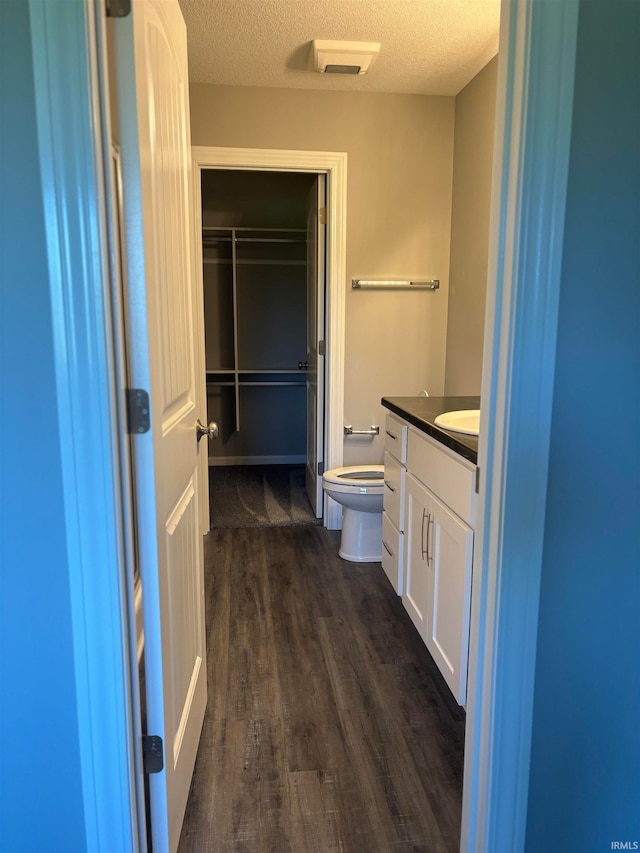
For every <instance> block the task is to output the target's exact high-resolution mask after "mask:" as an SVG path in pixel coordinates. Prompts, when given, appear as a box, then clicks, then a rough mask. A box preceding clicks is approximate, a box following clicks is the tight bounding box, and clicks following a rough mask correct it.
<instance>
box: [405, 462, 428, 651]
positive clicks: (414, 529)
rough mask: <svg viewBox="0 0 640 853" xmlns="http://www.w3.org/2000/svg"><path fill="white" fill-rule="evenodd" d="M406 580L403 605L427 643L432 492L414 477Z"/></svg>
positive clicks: (408, 494) (408, 485)
mask: <svg viewBox="0 0 640 853" xmlns="http://www.w3.org/2000/svg"><path fill="white" fill-rule="evenodd" d="M404 500H405V528H404V530H405V535H404V539H405V549H406V550H405V577H404V591H403V593H402V603H403V604H404V607H405V610H406V611H407V613H408V614H409V616H410V617H411V621H412V622H413V624H414V625H415V626H416V628H417V629H418V633H419V634H420V636H421V637H422V639H423V640H424V638H425V636H426V632H427V623H428V618H429V606H430V601H429V593H430V583H429V567H428V565H427V546H428V544H429V543H428V540H427V536H428V534H429V533H430V530H429V521H430V517H431V516H430V511H431V500H432V495H431V492H429V491H427V489H425V487H424V486H423V485H422V484H421V483H419V482H418V481H417V480H416V479H415V478H414V477H412V476H411V474H407V476H406V480H405V498H404Z"/></svg>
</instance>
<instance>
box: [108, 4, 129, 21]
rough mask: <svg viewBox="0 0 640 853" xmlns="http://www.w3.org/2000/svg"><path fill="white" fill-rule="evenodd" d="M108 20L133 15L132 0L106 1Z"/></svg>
mask: <svg viewBox="0 0 640 853" xmlns="http://www.w3.org/2000/svg"><path fill="white" fill-rule="evenodd" d="M105 7H106V13H107V18H126V17H127V15H130V14H131V0H105Z"/></svg>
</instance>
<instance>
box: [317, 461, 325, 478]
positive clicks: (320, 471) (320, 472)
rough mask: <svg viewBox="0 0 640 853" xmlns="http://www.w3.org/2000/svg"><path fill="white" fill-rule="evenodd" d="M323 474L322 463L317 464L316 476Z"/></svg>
mask: <svg viewBox="0 0 640 853" xmlns="http://www.w3.org/2000/svg"><path fill="white" fill-rule="evenodd" d="M321 474H324V462H318V476H320V475H321Z"/></svg>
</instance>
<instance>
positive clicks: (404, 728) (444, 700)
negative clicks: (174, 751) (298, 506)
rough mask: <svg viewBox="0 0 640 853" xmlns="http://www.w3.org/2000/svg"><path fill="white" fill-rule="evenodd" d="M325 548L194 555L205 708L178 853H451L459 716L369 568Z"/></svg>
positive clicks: (278, 543)
mask: <svg viewBox="0 0 640 853" xmlns="http://www.w3.org/2000/svg"><path fill="white" fill-rule="evenodd" d="M338 540H339V534H337V533H332V532H328V531H327V530H325V529H323V528H321V527H313V526H310V527H290V528H282V527H279V528H278V527H273V528H258V529H255V528H254V529H239V530H218V531H214V532H213V533H211V534H209V536H208V537H207V539H206V540H205V542H206V601H207V646H208V650H207V653H208V678H209V706H208V709H207V714H206V718H205V722H204V729H203V733H202V740H201V743H200V748H199V751H198V757H197V761H196V767H195V773H194V777H193V783H192V787H191V793H190V796H189V802H188V805H187V813H186V816H185V821H184V827H183V831H182V838H181V841H180V848H179V850H180V853H187V851H247V852H249V851H255V853H267V851H273V853H287V851H291V853H312V851H313V853H332V851H344V853H360V851H362V853H382V851H390V853H399V851H415V853H419V851H429V853H432V851H440V850H447V851H457V850H458V849H459V843H460V814H461V799H462V759H463V740H464V713H463V711H462V710H461V709H460V708H459V707H458V706H457V705H456V703H455V702H454V700H453V698H452V696H451V694H450V693H449V691H448V688H447V687H446V685H445V684H444V682H443V681H442V678H441V676H440V674H439V672H438V671H437V669H436V668H435V666H434V664H433V662H432V660H431V658H430V656H429V654H428V653H427V651H426V649H425V648H424V646H423V644H422V642H421V640H420V639H419V637H418V635H417V633H416V631H415V629H414V627H413V625H412V624H411V622H410V620H409V618H408V616H407V614H406V613H405V611H404V609H403V607H402V604H401V603H400V601H399V599H398V598H397V597H396V596H395V594H394V593H393V590H392V589H391V586H390V585H389V583H388V581H387V579H386V577H385V575H384V573H383V572H382V568H381V566H380V564H375V563H374V564H369V563H367V564H364V563H361V564H357V563H347V562H345V561H343V560H341V559H340V558H339V557H338V556H337V550H338Z"/></svg>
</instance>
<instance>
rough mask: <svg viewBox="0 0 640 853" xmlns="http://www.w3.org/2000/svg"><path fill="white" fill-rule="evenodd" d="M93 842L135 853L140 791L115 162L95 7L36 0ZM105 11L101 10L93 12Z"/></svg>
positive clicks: (78, 678)
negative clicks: (123, 467) (124, 494)
mask: <svg viewBox="0 0 640 853" xmlns="http://www.w3.org/2000/svg"><path fill="white" fill-rule="evenodd" d="M29 10H30V17H31V36H32V44H33V66H34V78H35V91H36V117H37V124H38V137H39V154H40V156H39V160H40V169H41V175H42V189H43V200H44V209H45V227H46V237H47V251H48V264H49V286H50V292H51V304H52V328H53V338H54V366H55V373H56V385H57V399H58V411H57V416H58V421H59V427H60V456H61V464H62V475H63V483H64V513H65V533H66V543H67V549H68V567H69V589H70V599H71V617H72V634H73V648H74V665H75V689H76V697H77V713H78V741H79V750H80V761H81V773H82V793H83V804H84V820H85V832H86V838H87V849H89V850H138V849H140V848H141V847H142V842H141V839H143V838H144V835H139V832H142V833H144V827H140V826H139V825H138V824H137V822H136V816H137V814H136V808H135V805H134V804H135V802H136V799H137V796H138V793H139V787H138V786H137V782H138V778H137V775H136V755H137V752H138V751H139V750H138V745H137V743H136V742H135V734H134V732H135V726H134V721H133V718H132V707H133V706H132V691H133V690H134V689H135V688H134V684H135V678H136V674H135V673H132V671H131V666H130V663H131V658H130V639H131V638H130V636H129V630H130V624H129V612H128V606H127V601H128V599H127V592H126V586H127V584H126V577H125V573H126V571H127V569H128V567H127V564H126V555H125V551H126V545H125V537H124V532H123V525H124V520H123V509H122V501H121V489H122V482H121V478H120V450H119V448H120V434H119V425H120V423H121V422H122V411H121V407H120V406H119V405H118V403H119V399H120V398H119V395H118V391H117V387H116V376H117V371H116V367H115V362H116V358H117V354H116V352H115V346H116V345H115V343H114V323H113V316H112V306H111V304H110V281H109V246H108V239H107V230H108V221H109V213H108V199H109V198H110V197H111V195H112V193H113V187H112V185H111V178H110V175H111V165H110V157H109V155H110V152H109V151H108V150H105V148H104V146H103V139H102V133H103V130H104V127H103V124H102V118H103V115H102V107H103V104H102V101H101V89H100V71H99V64H100V61H101V55H100V48H99V45H98V36H97V33H98V30H99V28H100V27H101V26H102V25H103V22H102V20H101V18H100V17H98V16H97V15H96V14H95V9H94V5H93V3H80V2H75V3H63V4H51V3H50V2H48V0H30V2H29ZM98 15H99V13H98Z"/></svg>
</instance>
